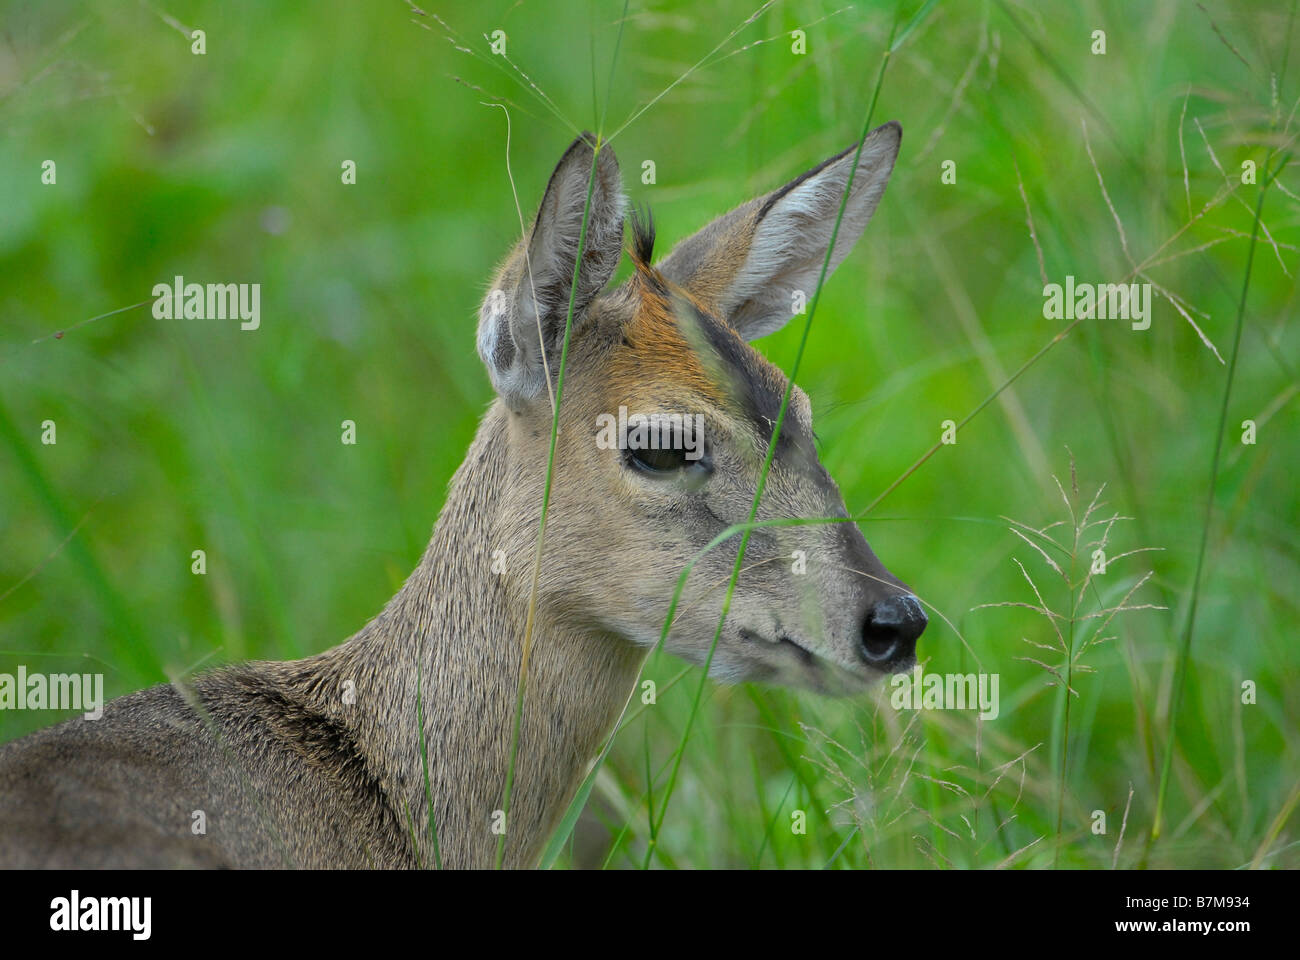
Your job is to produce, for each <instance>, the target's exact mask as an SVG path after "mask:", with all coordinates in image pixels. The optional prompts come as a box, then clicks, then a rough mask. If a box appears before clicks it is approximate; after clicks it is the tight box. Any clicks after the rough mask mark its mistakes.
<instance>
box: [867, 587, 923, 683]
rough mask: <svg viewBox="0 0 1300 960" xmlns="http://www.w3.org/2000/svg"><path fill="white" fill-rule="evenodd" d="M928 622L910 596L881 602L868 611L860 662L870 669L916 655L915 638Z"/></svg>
mask: <svg viewBox="0 0 1300 960" xmlns="http://www.w3.org/2000/svg"><path fill="white" fill-rule="evenodd" d="M928 622H929V621H928V620H927V619H926V616H925V612H924V611H923V610H922V609H921V604H920V602H919V601H918V600H917V599H916V597H914V596H912V595H911V594H910V593H909V594H902V595H900V596H894V597H887V598H886V599H884V600H881V601H880V602H879V603H876V604H875V605H874V606H872V607H871V609H870V610H868V611H867V619H866V622H865V623H863V625H862V656H863V659H865V660H866V661H867V662H868V663H870V664H872V665H873V666H887V665H892V664H895V663H899V662H900V661H903V660H907V659H910V658H911V657H912V655H913V654H914V653H915V652H916V638H917V637H919V636H920V635H921V633H922V632H923V631H924V630H925V627H926V624H927V623H928Z"/></svg>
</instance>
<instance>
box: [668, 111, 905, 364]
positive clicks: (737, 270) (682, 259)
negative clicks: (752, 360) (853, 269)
mask: <svg viewBox="0 0 1300 960" xmlns="http://www.w3.org/2000/svg"><path fill="white" fill-rule="evenodd" d="M901 138H902V127H900V126H899V125H898V124H897V123H887V124H885V125H884V126H881V127H877V128H876V129H875V130H873V131H871V133H869V134H868V135H867V137H866V139H865V140H863V141H862V143H861V144H856V143H855V144H853V145H851V146H849V147H847V148H846V149H844V150H842V151H841V152H840V153H838V154H836V155H835V156H833V157H830V158H829V159H827V160H825V161H823V162H822V163H820V164H818V165H817V166H815V167H813V168H812V169H811V170H809V171H807V172H806V173H804V174H802V175H800V176H798V177H796V178H795V179H794V180H792V181H790V182H789V183H788V184H786V185H785V186H784V187H782V188H780V189H779V190H775V191H773V192H772V193H769V194H767V195H765V196H762V197H758V198H755V199H754V200H751V201H750V202H749V203H746V204H744V205H742V206H740V207H737V208H736V209H735V210H733V211H732V212H731V213H729V214H726V215H725V216H722V217H720V218H718V219H717V220H715V221H713V223H711V224H709V225H708V226H707V227H705V228H704V229H703V230H701V231H700V232H699V233H697V234H695V235H694V236H693V237H690V238H689V239H687V240H685V241H683V242H682V243H681V244H679V245H678V246H677V247H676V248H675V249H674V250H673V252H672V253H671V254H669V256H668V257H667V258H666V259H665V260H664V262H663V263H662V264H660V268H659V269H660V270H661V271H662V272H663V274H664V276H666V277H668V278H669V279H670V280H672V281H673V282H675V283H677V284H679V285H680V286H682V287H683V288H684V289H686V290H687V291H689V292H690V293H691V295H692V296H694V297H696V298H697V299H698V300H700V301H701V302H702V303H704V304H706V305H707V306H708V307H709V308H710V309H711V310H713V311H714V312H715V313H717V314H718V315H720V316H722V317H724V318H725V319H726V320H727V322H728V323H730V324H731V326H732V327H733V328H734V329H735V330H736V332H737V333H739V334H740V335H741V336H742V337H744V338H745V339H746V340H753V339H756V338H757V337H761V336H763V335H765V334H768V333H771V332H773V331H774V330H777V329H779V328H780V327H782V326H784V325H785V324H786V322H788V321H789V319H790V317H791V316H793V315H794V313H795V312H796V310H797V309H798V307H799V301H800V300H802V301H803V302H804V303H807V302H808V301H811V300H812V298H813V296H814V293H815V291H816V287H817V282H818V279H819V278H820V276H821V270H822V266H823V264H825V263H827V258H826V253H827V250H828V248H829V247H830V244H831V235H832V233H833V232H834V230H835V224H836V220H837V218H839V215H840V207H841V204H843V211H844V212H843V217H842V218H841V219H840V222H839V231H838V233H837V234H836V238H835V249H834V251H833V253H832V254H831V256H830V260H829V266H828V269H827V272H826V275H827V277H829V276H830V274H831V272H833V271H834V270H835V268H836V267H837V266H839V264H840V263H841V262H842V261H843V260H844V258H845V257H847V256H848V254H849V251H850V250H851V249H852V248H853V245H854V244H855V243H856V242H857V241H858V238H859V237H861V236H862V233H863V231H864V230H865V229H866V226H867V223H868V221H870V219H871V216H872V214H873V213H875V210H876V207H877V205H878V204H879V203H880V198H881V196H882V195H883V194H884V191H885V185H886V184H887V183H888V181H889V177H890V174H891V173H892V172H893V169H894V161H895V159H896V158H897V156H898V149H899V144H900V142H901ZM846 191H847V194H848V196H847V198H846V197H845V194H846Z"/></svg>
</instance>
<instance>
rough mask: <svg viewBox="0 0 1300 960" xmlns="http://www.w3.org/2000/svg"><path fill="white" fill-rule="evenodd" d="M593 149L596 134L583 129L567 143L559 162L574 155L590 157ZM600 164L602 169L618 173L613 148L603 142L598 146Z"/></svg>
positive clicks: (594, 148)
mask: <svg viewBox="0 0 1300 960" xmlns="http://www.w3.org/2000/svg"><path fill="white" fill-rule="evenodd" d="M595 150H596V135H595V134H594V133H592V132H591V131H590V130H584V131H582V133H580V134H578V136H577V137H576V138H574V141H573V142H572V143H571V144H569V149H567V150H565V151H564V156H563V157H561V158H560V163H561V164H563V163H564V162H565V161H566V160H571V159H573V158H574V157H575V156H581V157H590V156H591V155H592V153H594V152H595ZM588 162H590V161H588ZM600 166H601V170H602V171H606V172H613V173H615V174H617V173H618V158H617V157H615V156H614V148H613V147H611V146H609V145H608V144H603V145H602V146H601V147H600Z"/></svg>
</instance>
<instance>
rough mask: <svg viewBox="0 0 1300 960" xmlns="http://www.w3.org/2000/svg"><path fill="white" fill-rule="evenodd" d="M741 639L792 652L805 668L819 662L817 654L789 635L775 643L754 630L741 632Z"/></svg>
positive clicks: (784, 635)
mask: <svg viewBox="0 0 1300 960" xmlns="http://www.w3.org/2000/svg"><path fill="white" fill-rule="evenodd" d="M740 637H741V639H742V640H747V641H749V642H751V643H759V644H762V645H763V646H766V647H773V646H774V647H777V648H784V649H786V650H788V651H790V652H792V653H793V654H794V655H795V656H796V657H798V658H799V662H800V663H802V664H804V665H805V666H809V667H811V666H813V664H814V663H815V662H816V660H817V655H816V654H814V653H813V652H812V651H811V650H809V649H808V648H807V647H805V646H803V645H802V644H800V643H798V642H797V641H795V640H794V639H793V638H792V637H791V636H790V635H789V634H786V633H782V634H781V635H780V636H778V637H777V638H776V641H775V642H773V641H771V640H768V639H767V638H766V637H764V636H762V635H760V634H757V633H755V632H754V631H753V630H741V631H740Z"/></svg>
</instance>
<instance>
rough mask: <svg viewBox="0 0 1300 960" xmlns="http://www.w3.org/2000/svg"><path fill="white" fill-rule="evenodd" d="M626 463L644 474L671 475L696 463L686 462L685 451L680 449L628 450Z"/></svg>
mask: <svg viewBox="0 0 1300 960" xmlns="http://www.w3.org/2000/svg"><path fill="white" fill-rule="evenodd" d="M627 459H628V463H630V464H631V465H632V466H634V467H636V468H637V469H638V470H642V471H644V472H645V473H673V472H674V471H677V470H682V469H685V468H686V467H689V466H690V465H691V464H692V463H695V462H697V461H693V460H688V459H687V458H686V451H685V450H684V449H681V448H669V449H666V450H629V451H628V452H627Z"/></svg>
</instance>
